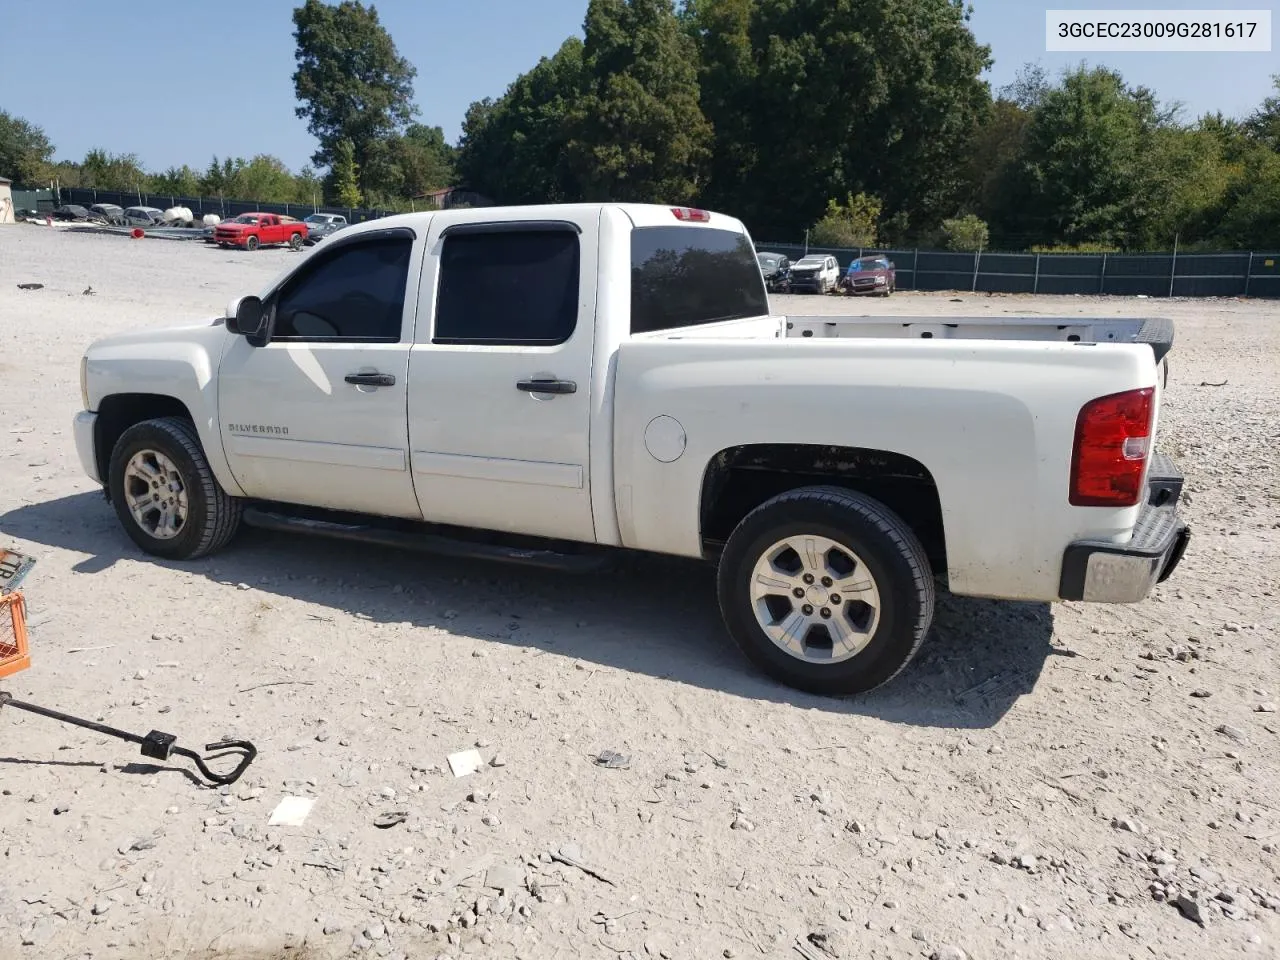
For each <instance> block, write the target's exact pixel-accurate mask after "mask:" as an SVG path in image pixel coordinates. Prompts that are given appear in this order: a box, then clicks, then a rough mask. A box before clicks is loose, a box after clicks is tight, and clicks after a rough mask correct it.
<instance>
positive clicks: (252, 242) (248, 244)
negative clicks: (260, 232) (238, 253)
mask: <svg viewBox="0 0 1280 960" xmlns="http://www.w3.org/2000/svg"><path fill="white" fill-rule="evenodd" d="M244 248H245V249H246V250H248V251H249V252H250V253H252V252H253V251H254V250H257V249H258V238H257V237H249V238H248V239H247V240H245V242H244Z"/></svg>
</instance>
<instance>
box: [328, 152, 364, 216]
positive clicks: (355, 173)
mask: <svg viewBox="0 0 1280 960" xmlns="http://www.w3.org/2000/svg"><path fill="white" fill-rule="evenodd" d="M333 195H334V197H335V198H336V199H337V201H338V203H339V204H341V205H342V206H344V207H358V206H360V200H361V197H360V168H359V166H358V165H357V164H356V152H355V147H353V146H352V144H351V141H350V140H339V141H338V145H337V148H336V150H335V153H334V160H333Z"/></svg>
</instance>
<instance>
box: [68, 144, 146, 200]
mask: <svg viewBox="0 0 1280 960" xmlns="http://www.w3.org/2000/svg"><path fill="white" fill-rule="evenodd" d="M149 182H150V178H149V177H148V176H147V174H146V172H145V171H144V170H143V169H142V164H141V163H140V162H139V161H138V157H137V155H136V154H132V153H119V154H117V153H108V152H107V151H106V150H102V149H93V150H90V151H89V152H88V153H86V154H85V156H84V160H83V161H81V163H80V185H81V186H84V187H96V188H97V189H99V190H124V191H129V190H135V191H139V192H145V191H146V189H147V187H148V184H149Z"/></svg>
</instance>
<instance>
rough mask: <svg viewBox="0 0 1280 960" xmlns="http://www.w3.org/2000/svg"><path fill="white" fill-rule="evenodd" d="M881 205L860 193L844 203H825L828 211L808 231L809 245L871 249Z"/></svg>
mask: <svg viewBox="0 0 1280 960" xmlns="http://www.w3.org/2000/svg"><path fill="white" fill-rule="evenodd" d="M880 212H881V203H880V201H879V199H877V198H876V197H869V196H867V195H866V194H865V193H860V194H858V195H857V196H856V197H855V196H849V197H847V198H846V199H845V202H844V203H843V204H841V203H838V202H837V201H835V200H828V201H827V212H826V213H825V214H824V215H823V217H822V219H821V220H819V221H818V222H817V223H815V224H814V225H813V228H812V229H811V230H810V231H809V242H810V243H812V244H814V245H815V246H819V247H874V246H875V245H876V226H877V223H878V221H879V219H880Z"/></svg>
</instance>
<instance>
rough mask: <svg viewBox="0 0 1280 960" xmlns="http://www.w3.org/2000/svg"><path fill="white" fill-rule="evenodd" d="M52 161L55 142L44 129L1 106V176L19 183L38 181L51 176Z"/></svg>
mask: <svg viewBox="0 0 1280 960" xmlns="http://www.w3.org/2000/svg"><path fill="white" fill-rule="evenodd" d="M52 162H53V144H52V143H50V142H49V138H48V137H46V136H45V133H44V131H43V130H41V129H40V128H39V127H38V126H36V125H35V124H34V123H31V122H30V121H27V120H23V119H22V118H21V117H15V116H13V115H12V114H10V113H6V112H5V111H3V110H0V177H7V178H8V179H10V180H13V181H15V182H16V183H17V184H19V185H20V186H21V185H25V184H36V183H39V182H40V181H46V180H48V177H47V176H46V174H47V173H48V172H49V165H50V164H51V163H52ZM45 185H46V186H48V184H47V183H46V184H45Z"/></svg>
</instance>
